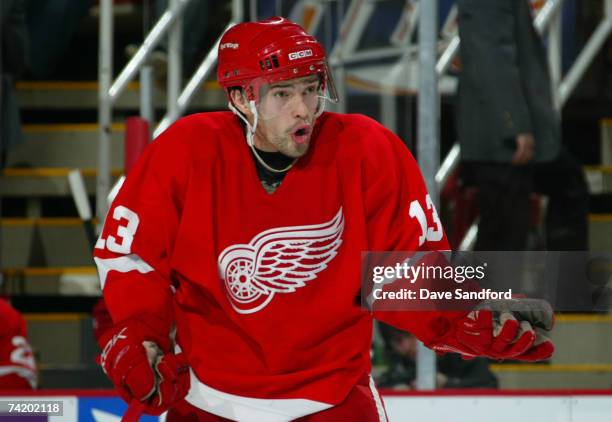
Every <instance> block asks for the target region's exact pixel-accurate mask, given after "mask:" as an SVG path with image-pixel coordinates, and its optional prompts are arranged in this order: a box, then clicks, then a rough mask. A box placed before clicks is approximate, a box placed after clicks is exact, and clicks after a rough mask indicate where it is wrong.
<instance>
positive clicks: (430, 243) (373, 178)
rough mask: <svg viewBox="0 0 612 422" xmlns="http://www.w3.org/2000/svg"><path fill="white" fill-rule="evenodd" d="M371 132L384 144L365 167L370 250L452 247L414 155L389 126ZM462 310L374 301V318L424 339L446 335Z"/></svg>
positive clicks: (412, 250) (425, 341)
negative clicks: (390, 307) (392, 306)
mask: <svg viewBox="0 0 612 422" xmlns="http://www.w3.org/2000/svg"><path fill="white" fill-rule="evenodd" d="M371 132H373V133H378V136H379V141H380V144H381V146H380V147H379V149H378V150H377V151H376V153H374V152H372V153H369V154H368V158H367V159H366V163H365V166H366V168H365V169H364V171H365V180H366V181H367V183H366V188H365V204H364V209H365V212H366V221H367V232H368V243H369V250H370V251H372V252H392V251H404V252H406V253H408V254H410V253H415V252H426V251H432V252H433V251H448V250H449V249H450V247H449V244H448V240H447V238H446V235H445V233H444V229H443V227H442V223H441V221H440V219H439V217H438V213H437V211H436V208H435V205H434V204H433V201H432V199H431V197H430V196H429V194H428V192H427V188H426V186H425V182H424V180H423V176H422V175H421V171H420V170H419V167H418V165H417V163H416V161H415V159H414V157H413V156H412V154H411V153H410V151H409V150H408V148H407V147H406V146H405V145H404V143H403V142H402V141H401V140H400V139H399V138H398V137H397V136H396V135H395V134H393V133H392V132H390V131H388V130H387V129H385V128H383V127H377V128H376V131H371ZM405 256H407V255H405ZM381 259H385V258H384V257H382V258H381ZM425 259H432V260H435V261H436V262H438V264H439V260H440V259H444V258H443V257H442V256H441V254H432V255H431V256H429V257H427V256H426V257H425ZM393 264H395V261H394V262H393ZM380 309H384V307H381V308H380ZM463 315H465V312H450V311H448V312H444V311H437V310H423V311H415V310H412V311H401V310H393V311H381V310H376V307H375V308H374V311H373V316H374V318H376V319H378V320H380V321H383V322H385V323H387V324H390V325H392V326H395V327H396V328H399V329H401V330H404V331H409V332H411V333H412V334H414V335H415V336H416V337H417V338H418V339H419V340H421V341H423V342H424V343H425V344H431V343H432V342H434V341H435V340H437V339H439V338H441V337H443V336H444V335H445V334H446V333H447V331H448V329H449V327H450V324H451V323H452V321H453V320H455V319H457V318H460V317H461V316H463Z"/></svg>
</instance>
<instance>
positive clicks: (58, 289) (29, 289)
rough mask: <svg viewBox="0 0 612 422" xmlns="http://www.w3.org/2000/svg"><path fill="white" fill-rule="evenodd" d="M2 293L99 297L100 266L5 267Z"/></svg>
mask: <svg viewBox="0 0 612 422" xmlns="http://www.w3.org/2000/svg"><path fill="white" fill-rule="evenodd" d="M1 273H2V276H3V277H4V284H3V286H2V291H3V293H5V294H9V295H19V294H26V295H62V296H75V295H76V296H99V295H100V294H101V291H100V280H99V278H98V273H97V271H96V267H94V266H93V265H89V266H81V267H11V268H3V269H2V271H1Z"/></svg>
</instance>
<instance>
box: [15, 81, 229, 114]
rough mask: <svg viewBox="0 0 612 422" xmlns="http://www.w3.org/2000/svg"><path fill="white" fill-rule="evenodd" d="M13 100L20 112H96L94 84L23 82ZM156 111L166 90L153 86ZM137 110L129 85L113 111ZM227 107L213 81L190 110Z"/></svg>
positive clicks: (135, 89) (136, 86)
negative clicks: (52, 110) (30, 110)
mask: <svg viewBox="0 0 612 422" xmlns="http://www.w3.org/2000/svg"><path fill="white" fill-rule="evenodd" d="M16 91H17V99H18V102H19V105H20V107H21V108H24V109H97V108H98V105H99V103H98V95H99V94H98V82H96V81H90V82H77V81H23V82H18V83H17V90H16ZM153 101H154V106H155V107H156V108H163V109H165V107H166V91H165V89H160V88H159V87H158V86H156V84H153ZM139 107H140V83H139V82H130V83H129V84H128V86H127V89H126V90H125V91H124V92H123V94H122V95H120V96H119V98H117V101H116V102H115V105H114V109H116V110H137V109H139ZM225 108H227V97H226V96H225V92H224V91H223V90H222V89H221V86H220V85H219V84H218V83H217V82H216V81H206V82H205V83H204V84H203V85H202V89H201V90H199V91H198V92H197V93H196V94H195V95H194V97H193V100H192V101H191V105H190V109H192V110H195V109H205V110H219V109H225Z"/></svg>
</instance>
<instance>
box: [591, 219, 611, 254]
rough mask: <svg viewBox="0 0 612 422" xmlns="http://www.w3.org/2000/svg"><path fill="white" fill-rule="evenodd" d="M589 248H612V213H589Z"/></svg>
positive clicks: (595, 249)
mask: <svg viewBox="0 0 612 422" xmlns="http://www.w3.org/2000/svg"><path fill="white" fill-rule="evenodd" d="M589 250H591V251H609V250H612V214H589Z"/></svg>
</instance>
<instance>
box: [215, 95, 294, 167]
mask: <svg viewBox="0 0 612 422" xmlns="http://www.w3.org/2000/svg"><path fill="white" fill-rule="evenodd" d="M227 106H228V107H229V109H230V110H232V112H233V113H234V114H235V115H237V116H238V117H239V118H240V119H241V120H242V121H243V122H244V124H245V125H246V128H247V129H246V139H247V145H248V146H249V148H251V151H253V155H254V156H255V158H256V159H257V161H259V164H261V165H262V166H264V168H265V169H266V170H268V171H271V172H272V173H284V172H286V171H287V170H289V169H290V168H291V167H293V165H294V164H295V163H296V161H297V158H294V159H293V161H292V162H291V163H290V164H289V165H288V166H287V167H285V168H282V169H275V168H273V167H270V166H269V165H268V164H267V163H266V162H265V161H264V160H263V158H261V157H260V156H259V154H258V153H257V150H256V149H255V144H254V141H253V140H254V138H255V131H256V130H257V123H258V121H259V114H258V113H257V107H255V101H253V100H250V101H249V110H251V113H252V114H253V125H252V126H251V124H250V123H249V121H248V119H247V118H246V117H244V115H243V114H242V113H241V112H240V111H239V110H238V109H237V108H236V107H235V106H234V105H233V104H232V103H231V102H229V103H228V104H227Z"/></svg>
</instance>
